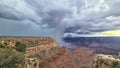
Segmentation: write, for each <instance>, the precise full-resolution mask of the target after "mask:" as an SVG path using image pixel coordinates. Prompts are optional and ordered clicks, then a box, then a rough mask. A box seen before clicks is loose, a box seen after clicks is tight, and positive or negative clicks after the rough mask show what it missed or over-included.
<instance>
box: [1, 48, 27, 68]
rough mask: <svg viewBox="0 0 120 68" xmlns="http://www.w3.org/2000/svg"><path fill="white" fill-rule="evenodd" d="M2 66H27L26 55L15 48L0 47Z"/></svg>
mask: <svg viewBox="0 0 120 68" xmlns="http://www.w3.org/2000/svg"><path fill="white" fill-rule="evenodd" d="M0 68H25V55H24V54H21V53H18V52H16V51H15V50H13V49H10V48H9V49H7V48H5V49H0Z"/></svg>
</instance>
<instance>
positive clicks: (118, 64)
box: [93, 54, 120, 68]
mask: <svg viewBox="0 0 120 68" xmlns="http://www.w3.org/2000/svg"><path fill="white" fill-rule="evenodd" d="M93 68H120V59H118V58H117V59H115V58H114V57H113V56H112V55H104V54H97V55H96V58H95V62H94V64H93Z"/></svg>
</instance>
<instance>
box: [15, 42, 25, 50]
mask: <svg viewBox="0 0 120 68" xmlns="http://www.w3.org/2000/svg"><path fill="white" fill-rule="evenodd" d="M15 48H16V50H17V51H19V52H25V51H26V45H25V44H24V43H21V42H16V44H15Z"/></svg>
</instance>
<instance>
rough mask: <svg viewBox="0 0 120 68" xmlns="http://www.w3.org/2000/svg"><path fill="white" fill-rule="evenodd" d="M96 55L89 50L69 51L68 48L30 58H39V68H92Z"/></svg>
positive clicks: (40, 53)
mask: <svg viewBox="0 0 120 68" xmlns="http://www.w3.org/2000/svg"><path fill="white" fill-rule="evenodd" d="M94 55H95V53H94V52H93V51H91V50H89V49H88V48H76V49H74V50H68V49H67V48H66V47H58V46H56V47H53V48H51V49H49V50H44V51H41V52H39V53H38V54H36V55H32V56H29V58H37V61H39V62H38V64H37V63H36V64H37V66H39V67H38V68H92V61H93V59H94Z"/></svg>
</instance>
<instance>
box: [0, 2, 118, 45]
mask: <svg viewBox="0 0 120 68" xmlns="http://www.w3.org/2000/svg"><path fill="white" fill-rule="evenodd" d="M119 6H120V1H119V0H114V1H112V0H109V1H108V0H99V1H98V0H1V1H0V35H1V36H50V37H54V38H55V39H56V40H57V41H59V42H60V43H61V38H62V37H66V34H68V35H69V34H70V35H73V36H79V35H80V36H91V35H92V34H96V33H101V32H104V31H109V30H119V29H120V23H119V21H120V9H119Z"/></svg>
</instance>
